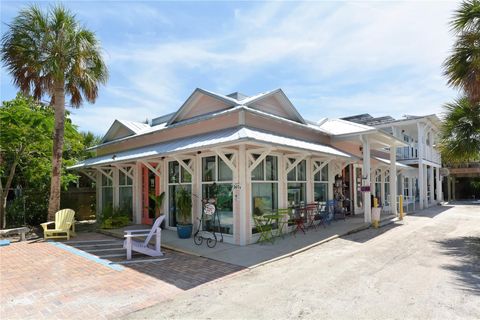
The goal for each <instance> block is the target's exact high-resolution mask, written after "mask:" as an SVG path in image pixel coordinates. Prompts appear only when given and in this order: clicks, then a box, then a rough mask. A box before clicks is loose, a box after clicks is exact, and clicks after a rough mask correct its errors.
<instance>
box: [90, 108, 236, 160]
mask: <svg viewBox="0 0 480 320" xmlns="http://www.w3.org/2000/svg"><path fill="white" fill-rule="evenodd" d="M237 125H238V114H237V113H234V114H227V115H224V116H220V117H217V118H215V119H210V120H205V121H202V122H197V123H194V124H190V125H185V126H179V127H176V128H171V129H165V130H162V131H159V132H155V133H151V134H146V135H143V136H139V137H137V138H132V139H129V140H126V141H124V142H122V143H117V144H112V145H110V146H105V147H103V148H101V149H98V152H97V154H98V156H101V155H104V154H110V153H114V152H119V151H122V150H129V149H134V148H139V147H143V146H148V145H152V144H157V143H160V142H165V141H170V140H175V139H180V138H185V137H191V136H194V135H198V134H202V133H207V132H212V131H217V130H221V129H226V128H231V127H235V126H237Z"/></svg>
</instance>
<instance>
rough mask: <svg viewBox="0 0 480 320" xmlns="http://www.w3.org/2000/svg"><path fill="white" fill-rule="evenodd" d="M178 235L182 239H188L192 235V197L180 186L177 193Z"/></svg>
mask: <svg viewBox="0 0 480 320" xmlns="http://www.w3.org/2000/svg"><path fill="white" fill-rule="evenodd" d="M176 195H177V234H178V237H179V238H180V239H188V238H190V236H191V235H192V229H193V225H192V222H191V215H192V195H191V194H190V191H189V190H187V189H185V188H183V187H182V186H180V189H179V190H178V191H177V194H176Z"/></svg>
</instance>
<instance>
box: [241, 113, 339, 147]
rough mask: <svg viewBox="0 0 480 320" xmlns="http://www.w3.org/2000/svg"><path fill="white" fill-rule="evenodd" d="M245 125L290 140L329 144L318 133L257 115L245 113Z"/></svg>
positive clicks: (323, 136) (328, 140) (325, 138)
mask: <svg viewBox="0 0 480 320" xmlns="http://www.w3.org/2000/svg"><path fill="white" fill-rule="evenodd" d="M245 124H246V125H247V126H249V127H253V128H258V129H263V130H266V131H271V132H275V133H277V134H279V135H282V136H286V137H290V138H297V139H301V140H305V141H311V142H316V143H321V144H330V138H329V137H328V136H327V135H323V134H322V133H320V132H315V131H313V130H309V129H306V128H302V127H299V126H296V125H294V124H291V123H286V122H284V121H281V120H275V119H271V118H266V117H262V116H260V115H257V114H252V113H246V114H245Z"/></svg>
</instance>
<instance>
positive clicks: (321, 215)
mask: <svg viewBox="0 0 480 320" xmlns="http://www.w3.org/2000/svg"><path fill="white" fill-rule="evenodd" d="M334 210H335V204H334V200H328V201H327V202H326V203H325V204H320V203H319V205H318V213H317V214H316V215H315V219H316V220H320V223H321V224H323V227H325V228H326V225H327V224H328V225H329V224H331V223H332V220H333V214H334Z"/></svg>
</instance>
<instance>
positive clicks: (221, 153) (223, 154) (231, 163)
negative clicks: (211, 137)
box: [213, 148, 237, 172]
mask: <svg viewBox="0 0 480 320" xmlns="http://www.w3.org/2000/svg"><path fill="white" fill-rule="evenodd" d="M213 151H215V153H216V154H217V156H219V157H220V159H222V161H223V162H225V164H226V165H227V166H228V167H229V168H230V170H232V172H236V170H237V166H236V165H235V163H236V158H237V154H236V153H235V152H233V151H230V150H225V149H220V148H213ZM228 153H231V154H232V158H231V159H228V157H227V156H226V154H228Z"/></svg>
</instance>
